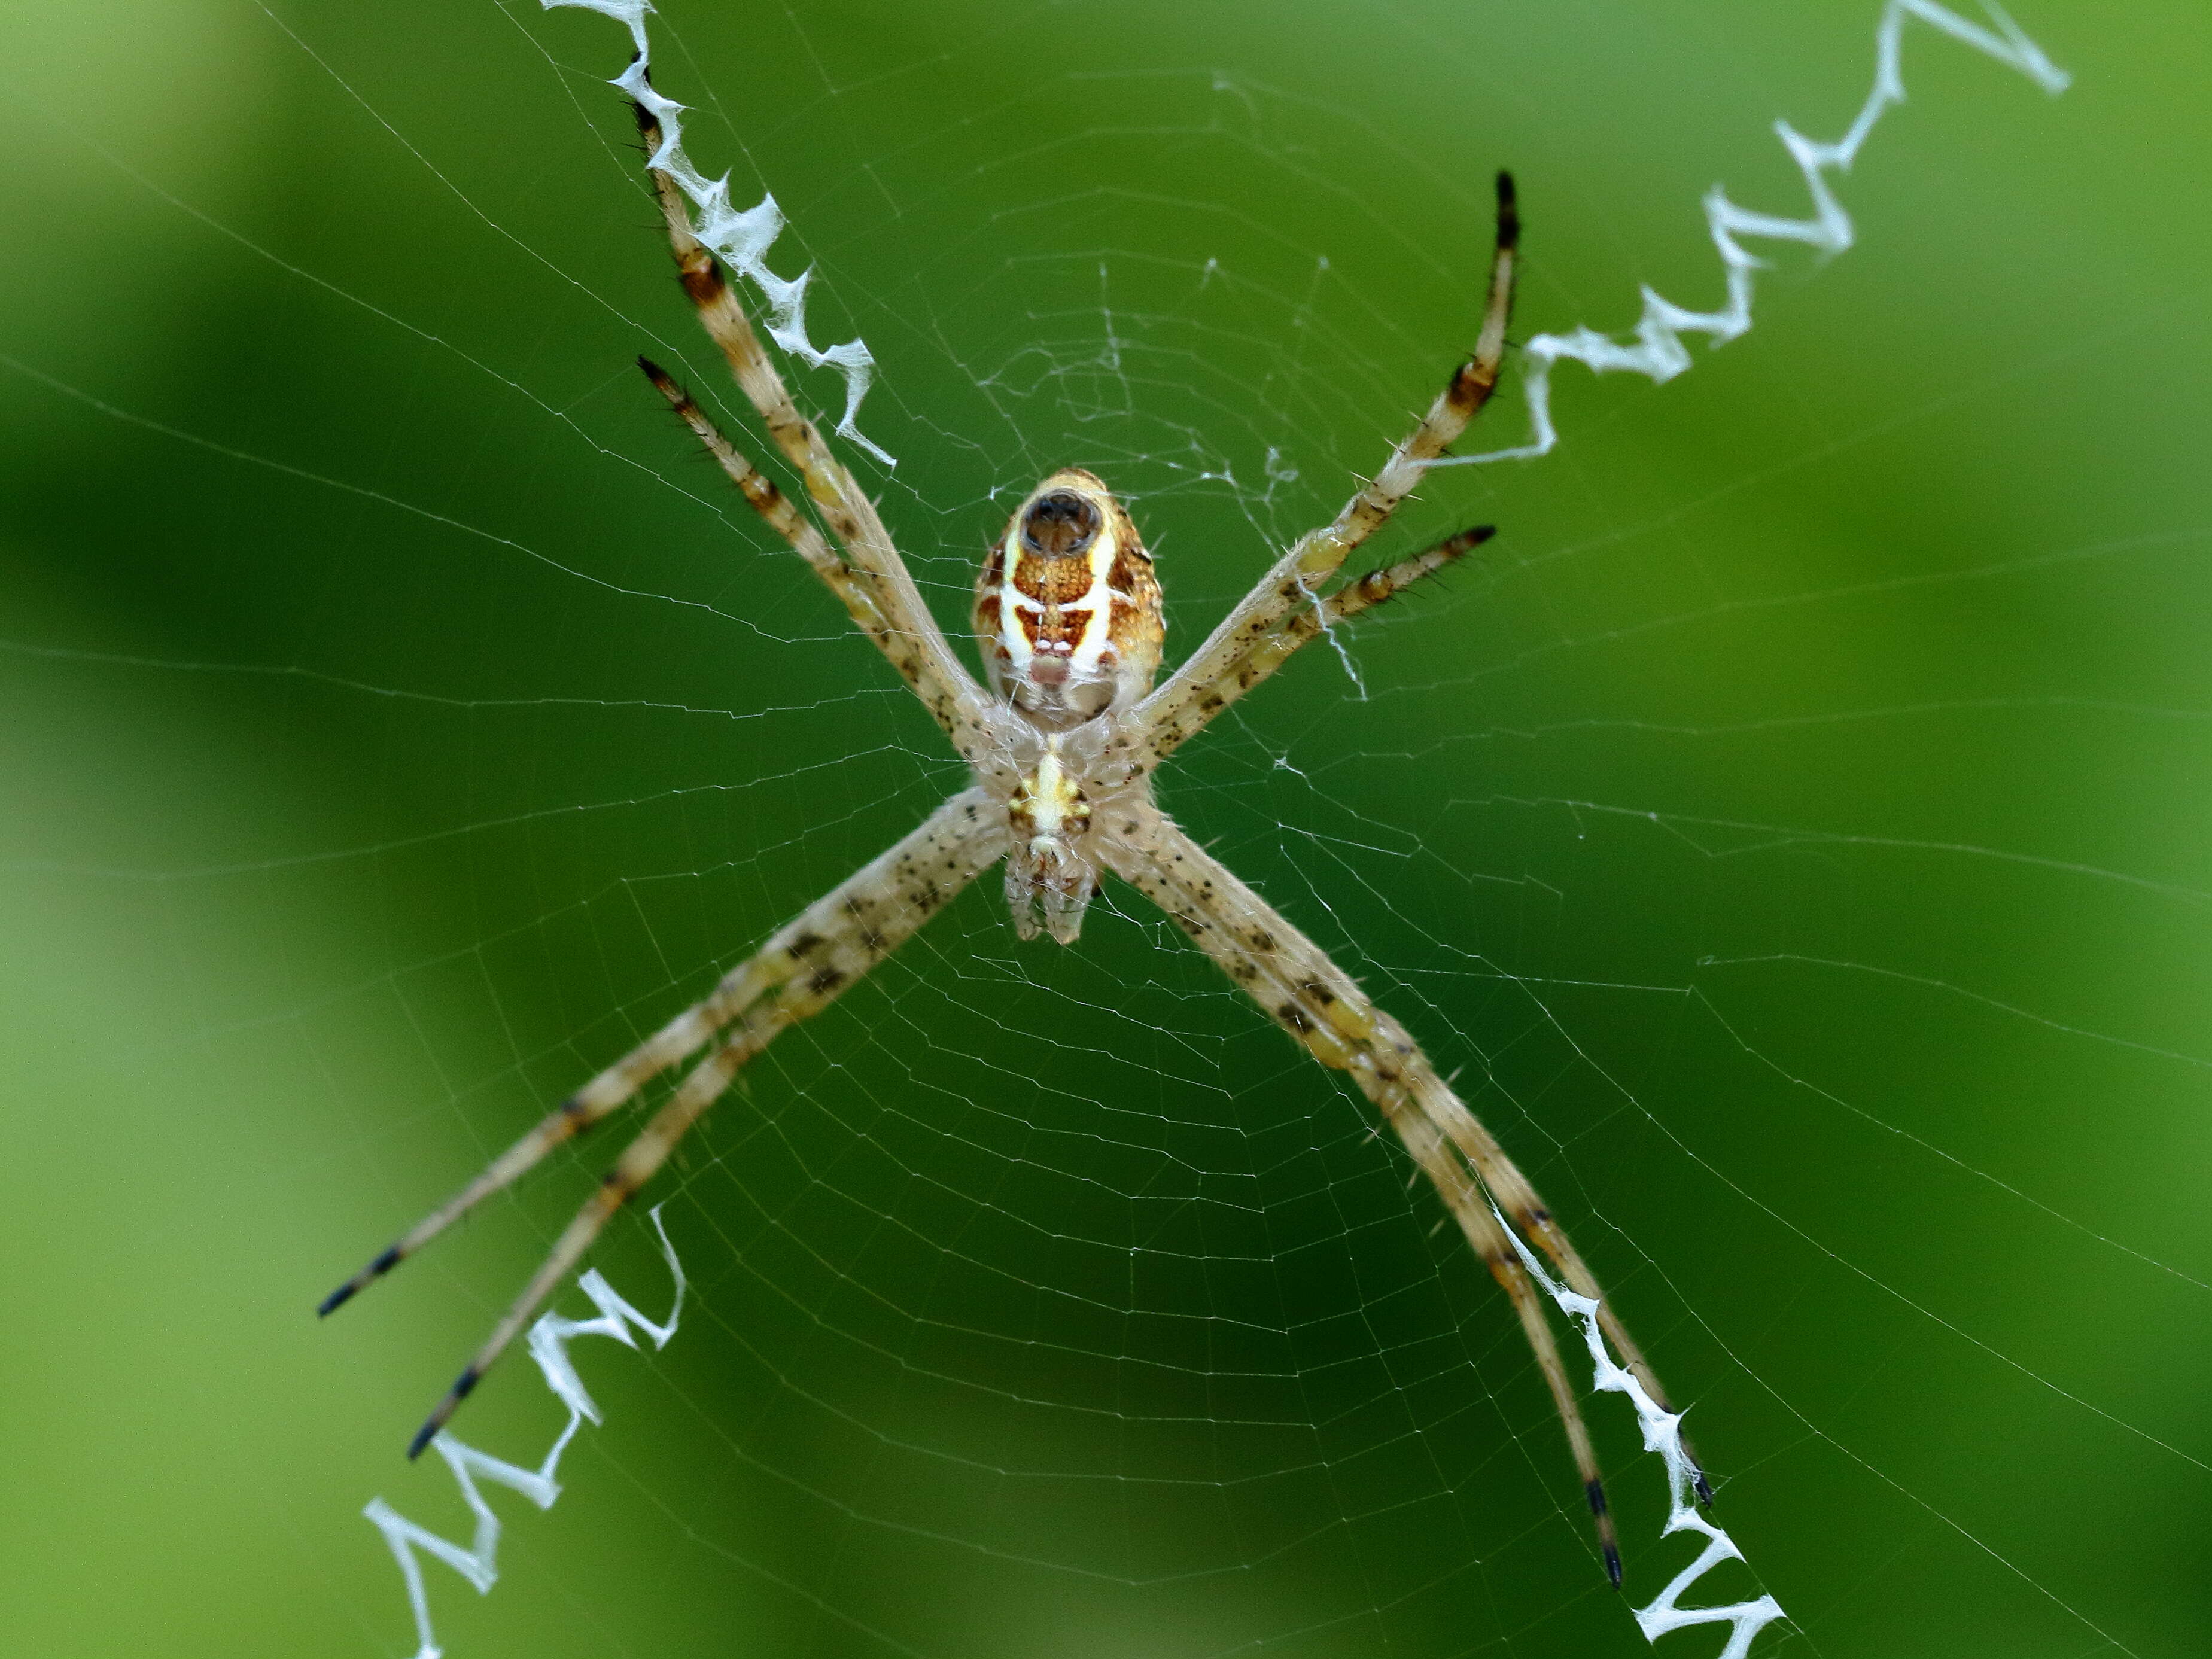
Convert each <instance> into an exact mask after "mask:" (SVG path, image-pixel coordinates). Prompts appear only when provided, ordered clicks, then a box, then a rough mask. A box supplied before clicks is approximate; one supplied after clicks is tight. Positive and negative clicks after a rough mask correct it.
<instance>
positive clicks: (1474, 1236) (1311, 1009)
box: [1103, 806, 1711, 1586]
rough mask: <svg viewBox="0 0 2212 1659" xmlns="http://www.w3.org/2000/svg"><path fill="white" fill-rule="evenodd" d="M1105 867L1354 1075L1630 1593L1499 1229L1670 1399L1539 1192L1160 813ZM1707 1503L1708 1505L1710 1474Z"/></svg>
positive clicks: (1394, 1034) (1593, 1471) (1355, 1002)
mask: <svg viewBox="0 0 2212 1659" xmlns="http://www.w3.org/2000/svg"><path fill="white" fill-rule="evenodd" d="M1111 828H1112V829H1113V831H1114V832H1115V833H1114V834H1112V835H1111V836H1109V838H1107V839H1106V841H1105V842H1104V846H1103V852H1104V857H1105V860H1106V862H1107V866H1108V867H1109V869H1111V870H1112V871H1113V872H1115V874H1116V875H1118V876H1120V877H1121V878H1122V879H1123V880H1124V881H1127V883H1129V884H1131V885H1132V886H1133V887H1135V888H1136V889H1137V890H1139V891H1140V892H1141V893H1143V894H1144V895H1145V896H1146V897H1147V898H1149V899H1151V900H1152V902H1153V903H1155V904H1157V905H1158V906H1159V907H1160V908H1161V909H1162V910H1164V911H1165V912H1166V913H1167V915H1169V917H1170V918H1171V919H1172V920H1173V921H1175V922H1176V925H1177V926H1178V927H1181V928H1182V930H1183V931H1184V932H1185V933H1188V934H1189V935H1190V936H1191V938H1192V939H1193V940H1194V941H1195V942H1196V944H1197V945H1198V946H1199V948H1200V950H1202V951H1205V952H1206V954H1207V955H1208V956H1210V957H1212V958H1213V959H1214V961H1215V962H1216V963H1218V964H1219V965H1220V966H1221V968H1222V969H1223V970H1224V971H1225V972H1226V973H1227V974H1228V975H1229V977H1230V978H1231V980H1233V981H1236V983H1237V986H1238V987H1240V988H1242V989H1243V991H1244V992H1245V994H1247V995H1249V996H1250V997H1251V998H1252V1000H1254V1001H1255V1002H1256V1003H1258V1004H1259V1005H1260V1006H1261V1009H1262V1010H1263V1011H1264V1012H1266V1013H1267V1016H1268V1017H1269V1018H1271V1019H1273V1020H1274V1021H1275V1022H1276V1023H1277V1024H1279V1025H1280V1026H1282V1027H1283V1028H1284V1029H1285V1030H1287V1031H1289V1032H1290V1033H1291V1036H1294V1037H1296V1038H1297V1040H1298V1041H1299V1042H1301V1043H1303V1044H1304V1046H1305V1047H1306V1048H1307V1049H1308V1051H1309V1052H1310V1053H1311V1054H1313V1056H1314V1058H1315V1059H1316V1060H1320V1061H1321V1063H1322V1065H1324V1066H1329V1067H1331V1068H1332V1069H1334V1070H1337V1071H1341V1072H1344V1073H1347V1074H1348V1075H1349V1076H1350V1077H1351V1079H1352V1081H1353V1082H1354V1083H1355V1084H1357V1085H1358V1088H1359V1091H1360V1092H1361V1093H1362V1094H1364V1095H1365V1096H1366V1097H1367V1098H1368V1099H1369V1101H1370V1102H1371V1103H1373V1104H1374V1106H1375V1108H1376V1110H1378V1111H1379V1112H1381V1113H1382V1115H1383V1118H1384V1119H1385V1120H1386V1121H1388V1122H1389V1125H1390V1127H1392V1128H1393V1129H1395V1131H1396V1132H1397V1134H1398V1137H1399V1139H1401V1141H1402V1142H1404V1144H1405V1146H1406V1150H1407V1152H1409V1153H1410V1154H1411V1155H1412V1156H1413V1161H1414V1163H1415V1164H1418V1165H1419V1167H1420V1168H1421V1170H1422V1171H1423V1172H1424V1173H1425V1174H1426V1175H1427V1176H1428V1177H1429V1180H1430V1182H1431V1184H1432V1185H1433V1186H1434V1187H1435V1188H1436V1190H1437V1195H1438V1196H1439V1197H1440V1198H1442V1199H1443V1202H1444V1206H1445V1208H1446V1209H1448V1210H1449V1212H1451V1215H1452V1218H1454V1219H1455V1221H1456V1222H1458V1224H1459V1226H1460V1231H1462V1233H1463V1234H1465V1236H1466V1237H1467V1241H1468V1243H1469V1244H1470V1245H1472V1246H1473V1247H1474V1250H1475V1252H1476V1254H1477V1255H1480V1256H1481V1258H1482V1260H1483V1263H1484V1265H1485V1266H1486V1267H1488V1268H1489V1269H1490V1272H1491V1274H1492V1277H1493V1278H1495V1279H1497V1280H1498V1284H1499V1285H1501V1286H1502V1287H1503V1288H1504V1291H1505V1293H1506V1295H1507V1296H1508V1297H1510V1298H1511V1299H1512V1303H1513V1307H1514V1310H1515V1312H1516V1314H1518V1315H1519V1316H1520V1320H1521V1327H1522V1331H1523V1333H1524V1334H1526V1335H1527V1337H1528V1345H1529V1347H1530V1349H1531V1350H1532V1351H1533V1352H1534V1355H1535V1358H1536V1363H1537V1364H1538V1366H1539V1367H1540V1369H1541V1370H1542V1371H1543V1374H1544V1380H1545V1382H1546V1383H1547V1384H1548V1385H1549V1386H1550V1388H1551V1391H1552V1399H1553V1403H1554V1405H1556V1406H1557V1407H1558V1409H1559V1418H1560V1421H1561V1423H1562V1425H1564V1426H1565V1430H1566V1435H1567V1442H1568V1445H1569V1447H1570V1448H1571V1450H1572V1452H1573V1455H1574V1459H1575V1464H1576V1467H1577V1470H1578V1471H1579V1473H1580V1474H1581V1476H1582V1480H1583V1492H1584V1494H1585V1496H1586V1497H1587V1498H1588V1499H1589V1506H1590V1512H1591V1514H1592V1515H1593V1516H1595V1521H1596V1525H1597V1531H1598V1539H1599V1543H1600V1545H1601V1547H1602V1549H1603V1552H1604V1555H1605V1563H1606V1571H1607V1576H1608V1577H1610V1578H1611V1579H1612V1581H1613V1583H1614V1584H1615V1585H1616V1586H1617V1585H1619V1583H1620V1546H1619V1542H1618V1540H1617V1537H1616V1535H1615V1531H1614V1528H1613V1519H1612V1516H1611V1515H1610V1514H1609V1513H1608V1512H1607V1506H1606V1500H1605V1488H1604V1486H1603V1485H1602V1484H1601V1480H1600V1479H1599V1475H1598V1468H1597V1455H1596V1452H1595V1449H1594V1448H1593V1447H1592V1445H1591V1443H1590V1437H1589V1430H1588V1428H1587V1427H1586V1426H1585V1425H1584V1424H1583V1417H1582V1410H1581V1407H1579V1406H1578V1405H1577V1403H1576V1398H1575V1393H1574V1389H1573V1387H1572V1385H1571V1383H1570V1382H1569V1380H1568V1376H1567V1371H1566V1367H1565V1364H1564V1362H1563V1361H1562V1360H1561V1358H1560V1357H1559V1345H1558V1343H1557V1342H1556V1341H1555V1340H1554V1339H1553V1334H1552V1328H1551V1325H1550V1323H1549V1322H1548V1320H1547V1316H1546V1314H1545V1310H1544V1301H1543V1298H1542V1297H1541V1295H1540V1294H1539V1293H1538V1291H1537V1290H1536V1287H1535V1286H1534V1284H1533V1283H1532V1282H1531V1281H1530V1279H1529V1276H1528V1270H1527V1268H1526V1267H1524V1266H1523V1265H1522V1261H1521V1259H1520V1255H1519V1253H1518V1252H1517V1251H1516V1249H1514V1247H1513V1243H1512V1241H1511V1239H1510V1238H1509V1237H1507V1236H1506V1234H1505V1231H1504V1228H1503V1227H1502V1226H1501V1225H1499V1221H1498V1217H1499V1216H1500V1214H1503V1215H1504V1217H1505V1218H1506V1219H1507V1220H1508V1221H1509V1222H1510V1224H1511V1225H1513V1226H1514V1227H1516V1228H1517V1229H1518V1230H1519V1231H1521V1233H1522V1235H1523V1236H1525V1237H1528V1238H1529V1239H1532V1240H1533V1241H1534V1243H1535V1244H1536V1246H1537V1247H1538V1248H1539V1249H1541V1250H1542V1251H1543V1252H1544V1254H1545V1255H1547V1256H1549V1257H1550V1258H1551V1259H1552V1261H1553V1263H1554V1264H1556V1265H1557V1267H1558V1268H1559V1273H1560V1275H1561V1277H1562V1278H1563V1279H1565V1282H1566V1283H1567V1285H1569V1286H1570V1287H1571V1289H1573V1290H1574V1291H1576V1292H1577V1294H1578V1295H1582V1296H1586V1297H1589V1298H1590V1299H1591V1300H1592V1301H1594V1302H1595V1303H1596V1304H1598V1321H1599V1323H1600V1325H1601V1327H1602V1328H1603V1329H1604V1331H1605V1334H1606V1336H1607V1339H1608V1340H1610V1341H1611V1342H1612V1343H1613V1346H1614V1347H1615V1348H1616V1349H1618V1350H1619V1352H1620V1356H1621V1358H1622V1360H1623V1362H1624V1363H1625V1364H1626V1365H1627V1367H1628V1369H1629V1370H1631V1371H1632V1372H1634V1373H1635V1375H1636V1377H1637V1379H1638V1381H1639V1382H1641V1383H1643V1384H1644V1388H1645V1389H1646V1390H1647V1391H1648V1392H1649V1393H1650V1395H1651V1398H1652V1399H1653V1400H1654V1401H1656V1402H1657V1403H1658V1404H1659V1407H1660V1408H1661V1409H1662V1411H1663V1410H1667V1409H1669V1408H1668V1406H1667V1395H1666V1392H1665V1390H1664V1389H1662V1388H1661V1387H1660V1386H1659V1380H1658V1378H1657V1377H1656V1376H1655V1375H1653V1373H1652V1370H1651V1366H1650V1363H1649V1362H1648V1361H1646V1360H1645V1358H1644V1353H1643V1351H1642V1350H1641V1349H1640V1348H1638V1346H1637V1345H1636V1343H1635V1341H1634V1340H1632V1338H1631V1337H1630V1336H1629V1334H1628V1332H1627V1331H1626V1328H1623V1326H1622V1325H1621V1322H1620V1320H1619V1319H1618V1318H1617V1317H1616V1316H1614V1314H1613V1309H1612V1305H1611V1304H1610V1303H1608V1302H1607V1300H1606V1298H1605V1296H1604V1294H1603V1293H1602V1292H1601V1291H1600V1289H1599V1288H1598V1284H1597V1280H1596V1279H1595V1276H1594V1275H1592V1273H1590V1270H1589V1267H1588V1265H1587V1264H1586V1263H1585V1262H1584V1261H1583V1259H1582V1256H1581V1255H1580V1254H1579V1253H1578V1252H1577V1250H1576V1249H1575V1248H1574V1246H1573V1244H1571V1243H1570V1242H1569V1241H1568V1239H1567V1236H1566V1234H1565V1231H1562V1230H1561V1228H1560V1226H1559V1223H1558V1222H1557V1221H1555V1220H1553V1218H1552V1213H1551V1212H1550V1210H1549V1209H1547V1207H1546V1206H1545V1205H1544V1201H1543V1200H1542V1199H1541V1198H1540V1197H1539V1196H1538V1195H1537V1193H1536V1189H1535V1188H1534V1186H1533V1185H1532V1184H1531V1183H1530V1182H1529V1181H1528V1177H1527V1176H1524V1175H1522V1172H1521V1170H1519V1168H1518V1167H1516V1165H1515V1164H1514V1163H1513V1160H1512V1159H1511V1158H1508V1157H1507V1156H1506V1155H1505V1151H1504V1148H1503V1147H1501V1146H1499V1145H1498V1141H1497V1139H1496V1138H1495V1137H1494V1136H1492V1134H1491V1133H1490V1131H1489V1130H1488V1129H1487V1128H1486V1127H1484V1126H1483V1124H1482V1122H1481V1121H1480V1119H1478V1118H1477V1117H1476V1116H1475V1115H1474V1113H1473V1112H1471V1111H1469V1110H1468V1108H1467V1105H1466V1103H1464V1102H1463V1101H1462V1100H1461V1099H1460V1097H1458V1096H1457V1095H1455V1093H1453V1092H1452V1091H1451V1089H1450V1087H1449V1085H1447V1084H1446V1083H1445V1082H1444V1080H1443V1079H1442V1078H1441V1077H1439V1076H1438V1075H1437V1071H1436V1068H1435V1066H1432V1065H1431V1064H1430V1062H1429V1059H1428V1056H1427V1055H1426V1054H1423V1053H1422V1052H1421V1049H1420V1048H1419V1045H1418V1044H1417V1043H1415V1042H1414V1041H1413V1037H1412V1036H1410V1035H1408V1034H1407V1030H1406V1028H1405V1027H1404V1026H1402V1025H1401V1024H1399V1023H1398V1022H1397V1021H1396V1020H1395V1019H1393V1018H1391V1017H1390V1016H1389V1014H1387V1013H1385V1012H1383V1010H1382V1009H1380V1008H1378V1007H1376V1006H1375V1004H1374V1003H1373V1002H1371V1001H1370V1000H1369V999H1368V997H1367V995H1366V994H1365V993H1364V992H1363V991H1362V990H1361V989H1360V988H1359V987H1358V984H1357V983H1356V982H1355V981H1353V980H1352V976H1351V975H1348V974H1346V973H1345V972H1344V971H1343V970H1342V969H1340V968H1339V967H1338V966H1337V965H1336V964H1335V963H1334V962H1332V961H1331V960H1330V959H1329V957H1328V954H1327V953H1326V952H1325V951H1322V948H1321V947H1320V946H1319V945H1316V944H1315V943H1314V942H1313V941H1312V940H1311V939H1308V938H1307V937H1306V936H1305V935H1304V933H1301V932H1300V931H1299V930H1298V929H1297V927H1294V926H1292V925H1291V922H1290V921H1287V920H1286V919H1285V918H1284V917H1283V916H1282V915H1280V914H1279V913H1278V912H1277V911H1276V910H1275V909H1274V908H1273V907H1272V906H1270V905H1269V904H1268V903H1267V902H1266V901H1265V900H1264V899H1262V898H1261V896H1259V895H1258V894H1257V893H1255V892H1254V891H1253V890H1252V889H1251V888H1249V887H1248V886H1247V885H1245V884H1244V883H1243V882H1242V881H1240V880H1239V879H1238V878H1237V876H1236V875H1235V874H1234V873H1232V872H1231V871H1230V870H1229V868H1228V867H1227V866H1225V865H1224V864H1222V863H1221V862H1220V860H1218V859H1216V858H1214V857H1213V856H1212V854H1209V853H1207V852H1206V850H1205V848H1201V847H1200V846H1199V845H1198V843H1197V842H1194V841H1193V840H1192V839H1191V838H1190V836H1188V835H1187V834H1185V833H1184V832H1183V830H1182V829H1181V828H1180V827H1178V826H1177V825H1176V824H1175V823H1173V822H1171V821H1170V819H1169V818H1168V817H1166V816H1165V815H1164V814H1163V813H1162V812H1160V811H1159V810H1158V808H1157V807H1150V806H1147V807H1146V808H1143V809H1142V810H1125V811H1121V812H1118V813H1116V814H1115V819H1114V822H1113V823H1112V825H1111ZM1696 1481H1697V1487H1698V1492H1699V1497H1700V1498H1705V1499H1708V1500H1710V1498H1711V1490H1710V1489H1709V1487H1708V1486H1706V1484H1705V1476H1704V1474H1702V1473H1700V1474H1697V1476H1696Z"/></svg>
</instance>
